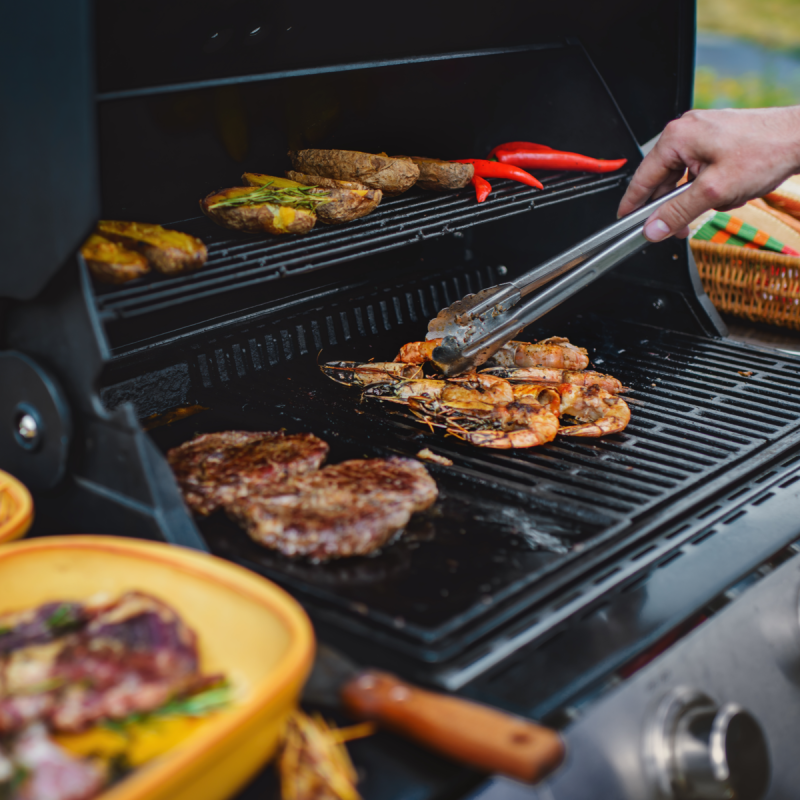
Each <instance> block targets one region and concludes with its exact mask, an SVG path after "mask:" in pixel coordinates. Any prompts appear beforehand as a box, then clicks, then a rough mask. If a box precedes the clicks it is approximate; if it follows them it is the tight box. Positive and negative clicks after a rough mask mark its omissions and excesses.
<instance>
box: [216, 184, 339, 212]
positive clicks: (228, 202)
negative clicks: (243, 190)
mask: <svg viewBox="0 0 800 800" xmlns="http://www.w3.org/2000/svg"><path fill="white" fill-rule="evenodd" d="M273 183H274V181H270V182H269V183H265V184H264V185H263V186H259V187H257V188H255V189H253V191H251V192H248V193H247V194H240V195H239V196H238V197H227V198H225V199H224V200H220V201H219V202H218V203H214V204H213V205H211V206H209V208H236V207H237V206H255V205H261V204H262V203H272V204H273V205H276V206H289V207H290V208H300V209H303V210H305V211H314V210H315V209H316V207H317V206H321V205H324V204H325V203H330V202H331V201H330V192H326V191H324V190H320V189H316V188H314V187H312V186H296V187H295V186H287V187H286V188H284V189H279V188H275V189H272V188H270V187H271V186H272V184H273Z"/></svg>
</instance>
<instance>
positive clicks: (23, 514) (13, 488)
mask: <svg viewBox="0 0 800 800" xmlns="http://www.w3.org/2000/svg"><path fill="white" fill-rule="evenodd" d="M3 491H7V492H8V493H9V494H10V495H11V498H12V501H13V502H15V503H16V505H17V509H16V511H14V513H12V515H11V519H9V520H7V521H6V522H4V523H2V524H0V544H2V543H3V542H11V541H13V540H14V539H20V538H22V537H23V536H24V535H25V534H26V533H27V532H28V529H29V528H30V527H31V524H32V523H33V498H32V497H31V493H30V492H29V491H28V489H27V487H26V486H25V485H24V484H22V483H20V481H18V480H17V479H16V478H15V477H14V476H13V475H10V474H9V473H8V472H3V470H0V492H3Z"/></svg>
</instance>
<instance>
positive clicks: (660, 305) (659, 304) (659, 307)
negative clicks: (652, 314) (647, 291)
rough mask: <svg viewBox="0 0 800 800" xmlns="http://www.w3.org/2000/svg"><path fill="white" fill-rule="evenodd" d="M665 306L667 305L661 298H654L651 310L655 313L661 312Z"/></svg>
mask: <svg viewBox="0 0 800 800" xmlns="http://www.w3.org/2000/svg"><path fill="white" fill-rule="evenodd" d="M666 305H667V304H666V303H665V302H664V300H663V299H662V298H661V297H656V299H655V300H653V308H654V309H655V310H656V311H661V310H662V309H663V308H664V307H665V306H666Z"/></svg>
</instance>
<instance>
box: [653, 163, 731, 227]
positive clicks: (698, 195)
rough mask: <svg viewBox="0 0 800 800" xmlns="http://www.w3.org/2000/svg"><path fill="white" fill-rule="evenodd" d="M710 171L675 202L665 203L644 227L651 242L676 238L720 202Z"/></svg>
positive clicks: (705, 172)
mask: <svg viewBox="0 0 800 800" xmlns="http://www.w3.org/2000/svg"><path fill="white" fill-rule="evenodd" d="M709 172H710V170H707V171H704V172H703V174H702V175H701V176H700V177H699V178H698V179H697V180H696V181H694V183H692V186H691V188H689V189H687V190H686V191H685V192H683V194H680V195H678V196H677V197H676V198H675V199H674V200H670V201H669V202H668V203H664V205H663V206H661V208H659V209H658V211H654V212H653V214H651V216H650V218H649V219H648V220H647V222H646V223H645V226H644V235H645V238H646V239H649V240H650V241H651V242H661V241H663V240H664V239H666V238H667V237H668V236H674V235H676V234H677V233H678V232H682V231H683V229H684V228H686V227H687V226H688V225H689V223H690V222H692V221H693V220H695V219H697V218H698V217H699V216H700V215H701V214H703V213H705V212H706V211H708V210H709V209H711V208H714V206H715V205H716V204H717V203H718V202H719V193H718V192H716V191H714V190H713V189H712V188H711V186H712V184H711V181H713V175H712V176H710V178H709V177H706V176H708V175H709Z"/></svg>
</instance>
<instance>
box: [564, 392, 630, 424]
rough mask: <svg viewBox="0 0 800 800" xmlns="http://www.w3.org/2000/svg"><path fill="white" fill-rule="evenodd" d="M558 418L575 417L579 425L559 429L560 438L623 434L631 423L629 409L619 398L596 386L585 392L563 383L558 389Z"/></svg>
mask: <svg viewBox="0 0 800 800" xmlns="http://www.w3.org/2000/svg"><path fill="white" fill-rule="evenodd" d="M558 393H559V394H560V395H561V407H560V411H561V414H562V415H567V416H570V417H575V419H577V420H578V421H579V422H580V423H582V424H580V425H571V426H568V427H566V428H561V429H559V431H558V432H559V433H560V434H561V435H562V436H606V435H607V434H609V433H619V432H620V431H624V430H625V428H626V427H627V425H628V423H629V422H630V420H631V410H630V408H629V407H628V404H627V403H626V402H625V401H624V400H623V399H622V398H621V397H615V396H614V395H613V394H611V393H610V392H607V391H605V390H604V389H601V388H600V387H599V386H590V387H589V388H588V389H585V388H583V387H581V386H573V385H572V384H569V383H563V384H561V386H559V387H558Z"/></svg>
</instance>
